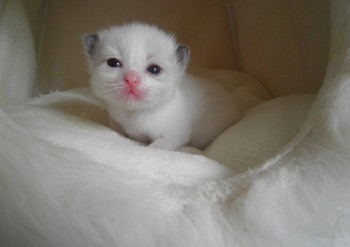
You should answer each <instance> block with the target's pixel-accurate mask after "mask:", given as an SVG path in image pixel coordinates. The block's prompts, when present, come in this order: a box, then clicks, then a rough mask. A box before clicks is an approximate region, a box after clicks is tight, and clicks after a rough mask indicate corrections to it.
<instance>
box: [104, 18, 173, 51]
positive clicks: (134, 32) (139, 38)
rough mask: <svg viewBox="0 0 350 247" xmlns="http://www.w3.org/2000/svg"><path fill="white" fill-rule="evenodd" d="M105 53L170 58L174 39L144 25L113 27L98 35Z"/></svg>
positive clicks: (152, 27)
mask: <svg viewBox="0 0 350 247" xmlns="http://www.w3.org/2000/svg"><path fill="white" fill-rule="evenodd" d="M100 36H101V37H100V38H101V40H102V42H104V43H105V47H106V48H107V49H109V51H106V52H113V53H114V52H116V53H119V54H120V55H126V56H128V57H132V56H138V57H139V56H147V57H150V56H154V55H162V56H165V57H166V56H172V55H174V54H175V50H176V41H175V38H174V37H173V36H171V35H169V34H167V33H165V32H163V31H161V30H159V29H158V28H157V27H154V26H149V25H145V24H131V25H125V26H121V27H113V28H111V29H109V30H105V31H103V32H102V33H101V34H100Z"/></svg>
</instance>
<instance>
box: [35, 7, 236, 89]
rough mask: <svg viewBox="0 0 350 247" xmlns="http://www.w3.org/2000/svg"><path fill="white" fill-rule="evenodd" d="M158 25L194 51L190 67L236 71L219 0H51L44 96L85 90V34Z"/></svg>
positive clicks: (44, 60) (46, 45)
mask: <svg viewBox="0 0 350 247" xmlns="http://www.w3.org/2000/svg"><path fill="white" fill-rule="evenodd" d="M135 20H137V21H146V22H149V23H155V24H157V25H159V26H160V27H162V28H163V29H165V30H167V31H170V32H173V33H176V35H177V37H178V40H179V41H180V42H182V43H185V44H187V45H189V46H190V48H191V60H192V63H194V64H198V65H203V66H208V67H212V68H226V69H234V68H235V57H234V52H233V46H232V40H231V33H230V31H229V27H228V21H227V15H226V10H225V5H224V3H223V2H221V1H218V0H207V1H188V0H178V1H160V0H148V1H140V0H119V1H115V0H99V1H95V0H74V1H71V0H51V1H50V2H49V8H48V23H47V31H46V40H45V45H44V53H43V61H42V62H43V63H42V70H41V77H40V78H41V91H43V92H45V91H48V90H51V89H68V88H72V87H79V86H82V85H87V82H88V74H87V69H86V64H85V60H84V56H83V49H82V44H81V35H82V34H83V33H90V32H95V31H96V30H97V29H99V28H103V27H107V26H110V25H115V24H121V23H125V22H129V21H135Z"/></svg>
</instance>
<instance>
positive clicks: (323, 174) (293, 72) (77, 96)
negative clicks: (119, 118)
mask: <svg viewBox="0 0 350 247" xmlns="http://www.w3.org/2000/svg"><path fill="white" fill-rule="evenodd" d="M349 9H350V4H349V3H348V1H345V0H332V1H330V2H329V4H328V3H327V2H326V1H313V0H308V1H293V2H290V1H284V0H281V1H272V0H264V1H258V0H249V1H240V0H233V1H214V0H212V1H205V2H203V1H176V3H174V2H173V3H171V2H169V3H164V2H163V1H149V2H148V1H147V4H145V2H141V1H111V0H104V1H99V2H98V3H97V1H82V0H77V1H58V0H51V1H46V0H33V1H23V2H21V1H19V0H4V1H2V2H0V13H1V16H0V92H1V98H0V99H1V109H0V118H1V120H0V202H1V203H0V243H1V246H35V247H38V246H60V247H62V246H152V247H154V246H174V247H175V246H176V247H178V246H249V247H251V246H349V245H350V218H349V213H350V212H349V211H350V193H349V192H350V182H349V177H350V156H349V153H350V150H349V147H350V139H349V138H350V134H349V128H350V126H349V124H350V111H349V109H350V108H349V103H350V77H349V66H350V62H349V57H348V48H349V45H350V36H349V33H350V32H349V29H350V22H349V17H348V16H349ZM328 13H329V14H330V17H331V18H330V23H329V20H328ZM135 19H137V20H139V21H148V22H153V23H157V24H158V25H161V26H162V27H163V28H168V30H169V29H170V31H174V32H175V33H176V34H178V36H179V40H181V41H182V42H185V43H188V44H189V45H190V47H191V49H192V55H193V58H192V61H191V63H192V67H191V68H190V71H191V72H192V73H197V74H200V75H202V76H205V77H209V78H211V79H213V80H215V81H217V82H219V83H221V84H222V85H223V86H224V87H225V88H226V89H227V90H230V91H232V95H233V97H235V98H236V100H237V102H238V105H239V107H240V109H241V111H242V112H243V116H242V119H241V120H240V121H239V122H237V123H236V124H234V125H233V126H231V127H230V128H229V129H227V130H226V131H225V132H224V133H222V134H221V135H220V136H218V137H217V138H216V139H215V140H214V141H213V142H212V143H211V144H210V145H209V146H208V147H207V148H206V149H205V150H196V149H194V148H191V147H183V148H182V149H181V150H178V151H176V152H175V151H173V152H170V151H163V150H157V149H151V148H148V147H145V146H143V145H141V144H139V143H137V142H134V141H132V140H130V139H127V138H125V137H123V136H121V135H119V134H117V133H116V132H114V131H113V130H111V129H110V128H108V127H107V125H108V124H107V114H106V112H105V110H104V109H103V105H102V104H101V102H99V101H98V100H97V99H96V98H95V97H93V95H92V94H91V91H90V90H89V88H88V87H86V86H87V82H88V75H87V69H86V64H85V61H84V59H83V50H82V47H80V46H81V41H80V35H81V33H84V32H91V31H94V30H96V29H97V28H98V27H100V26H98V25H101V27H102V24H106V25H111V24H114V23H121V22H123V21H130V20H135ZM328 27H330V28H328ZM90 29H91V30H90ZM329 29H330V38H329V37H328V31H329ZM328 44H330V49H329V52H328ZM328 55H329V56H328ZM326 65H327V69H326V67H325V66H326ZM238 71H240V72H238ZM323 77H324V79H322V78H323ZM321 85H322V88H321V89H320V90H319V88H320V87H321Z"/></svg>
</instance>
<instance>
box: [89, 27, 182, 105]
mask: <svg viewBox="0 0 350 247" xmlns="http://www.w3.org/2000/svg"><path fill="white" fill-rule="evenodd" d="M84 46H85V53H86V55H87V58H88V62H89V69H90V73H91V87H92V90H93V92H94V93H95V94H96V96H98V97H99V98H101V99H102V100H104V101H106V102H108V103H109V104H112V105H115V106H119V107H123V108H125V109H127V110H136V109H149V108H154V107H157V106H160V105H162V104H164V103H165V102H167V101H168V100H169V99H171V98H172V97H173V95H174V92H175V88H176V86H177V84H178V83H179V81H181V77H182V75H183V73H184V71H185V69H186V66H187V63H188V59H189V50H188V48H187V47H185V46H182V45H179V44H177V43H176V40H175V38H174V37H173V36H172V35H169V34H166V33H164V32H163V31H161V30H159V29H158V28H157V27H154V26H149V25H145V24H139V23H133V24H129V25H124V26H117V27H112V28H110V29H107V30H103V31H100V32H98V33H97V34H88V35H85V36H84Z"/></svg>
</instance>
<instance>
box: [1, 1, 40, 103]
mask: <svg viewBox="0 0 350 247" xmlns="http://www.w3.org/2000/svg"><path fill="white" fill-rule="evenodd" d="M1 3H2V4H1V5H2V11H1V12H0V13H1V15H0V105H2V106H3V105H12V104H20V103H23V102H24V101H26V100H28V99H29V98H31V97H33V95H34V89H35V86H36V84H35V79H36V57H35V50H34V42H33V37H32V33H31V30H30V27H29V24H28V21H27V19H26V15H25V12H24V9H23V7H22V6H21V4H20V2H19V1H17V0H13V1H4V2H1ZM1 5H0V10H1Z"/></svg>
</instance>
